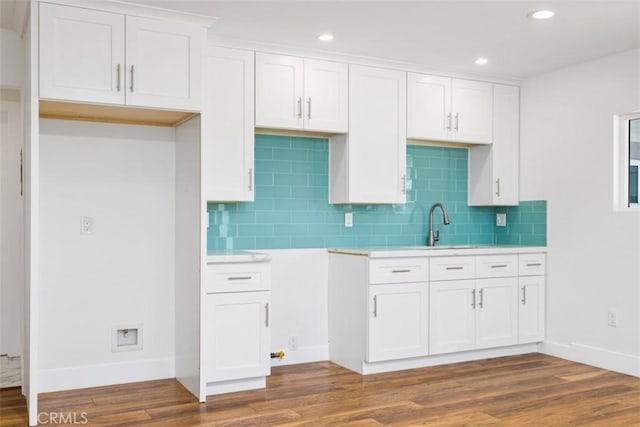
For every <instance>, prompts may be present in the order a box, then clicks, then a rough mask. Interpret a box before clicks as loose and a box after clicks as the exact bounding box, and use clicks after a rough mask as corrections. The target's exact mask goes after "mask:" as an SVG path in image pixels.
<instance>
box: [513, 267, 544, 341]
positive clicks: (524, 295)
mask: <svg viewBox="0 0 640 427" xmlns="http://www.w3.org/2000/svg"><path fill="white" fill-rule="evenodd" d="M544 284H545V280H544V276H529V277H520V278H519V283H518V287H519V288H520V302H519V304H518V306H519V322H518V343H520V344H525V343H530V342H540V341H543V340H544V315H545V309H544V308H545V298H544V288H545V286H544Z"/></svg>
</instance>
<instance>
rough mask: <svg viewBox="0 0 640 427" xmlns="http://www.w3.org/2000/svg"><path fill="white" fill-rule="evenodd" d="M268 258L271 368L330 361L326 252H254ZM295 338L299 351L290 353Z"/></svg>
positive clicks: (318, 250) (310, 250) (302, 250)
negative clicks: (281, 356)
mask: <svg viewBox="0 0 640 427" xmlns="http://www.w3.org/2000/svg"><path fill="white" fill-rule="evenodd" d="M256 252H262V253H268V254H269V255H271V259H272V261H271V351H279V350H283V351H284V352H285V358H284V359H283V360H277V359H276V360H274V361H273V363H272V364H273V365H274V366H279V365H285V364H292V363H305V362H313V361H318V360H328V359H329V347H328V344H329V323H328V322H329V312H328V301H329V300H328V299H329V294H328V283H329V277H328V266H329V264H328V262H329V261H328V255H327V250H326V249H281V250H257V251H256ZM290 337H297V340H298V349H297V350H295V351H291V350H290V349H289V338H290Z"/></svg>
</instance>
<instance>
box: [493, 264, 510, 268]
mask: <svg viewBox="0 0 640 427" xmlns="http://www.w3.org/2000/svg"><path fill="white" fill-rule="evenodd" d="M507 267H508V265H507V264H494V265H492V266H491V268H507Z"/></svg>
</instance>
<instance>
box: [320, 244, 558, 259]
mask: <svg viewBox="0 0 640 427" xmlns="http://www.w3.org/2000/svg"><path fill="white" fill-rule="evenodd" d="M329 252H331V253H338V254H346V255H360V256H367V257H369V258H401V257H436V256H452V255H491V254H528V253H540V252H547V248H546V247H545V246H509V245H460V246H440V247H438V246H436V247H435V248H434V247H429V246H404V247H373V248H339V249H329Z"/></svg>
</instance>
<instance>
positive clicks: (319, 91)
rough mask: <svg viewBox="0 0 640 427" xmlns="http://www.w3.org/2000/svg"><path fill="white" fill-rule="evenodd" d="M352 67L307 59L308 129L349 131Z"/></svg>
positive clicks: (336, 131) (305, 92)
mask: <svg viewBox="0 0 640 427" xmlns="http://www.w3.org/2000/svg"><path fill="white" fill-rule="evenodd" d="M348 74H349V72H348V66H347V64H342V63H339V62H329V61H316V60H311V59H305V60H304V105H303V107H302V108H303V111H304V128H305V129H308V130H314V131H322V132H335V133H344V132H347V118H348V113H349V112H348V107H349V102H348V98H347V97H348V94H349V92H348Z"/></svg>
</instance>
